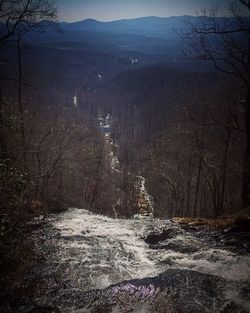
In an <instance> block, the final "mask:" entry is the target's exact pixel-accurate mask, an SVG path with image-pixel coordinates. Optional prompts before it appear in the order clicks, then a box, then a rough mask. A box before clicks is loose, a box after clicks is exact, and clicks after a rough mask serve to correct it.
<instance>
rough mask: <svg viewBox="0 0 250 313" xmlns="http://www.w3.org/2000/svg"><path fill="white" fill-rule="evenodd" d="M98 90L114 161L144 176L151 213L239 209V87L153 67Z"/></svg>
mask: <svg viewBox="0 0 250 313" xmlns="http://www.w3.org/2000/svg"><path fill="white" fill-rule="evenodd" d="M109 88H111V89H109ZM105 90H108V91H105ZM101 92H102V93H105V92H106V93H105V97H107V99H108V101H107V102H108V103H109V104H110V105H109V106H106V107H105V108H103V110H104V111H110V112H112V116H113V120H114V121H113V124H114V132H113V136H114V138H115V140H116V142H117V143H118V145H119V159H120V162H121V164H123V166H124V167H126V168H127V171H128V173H133V174H134V175H143V176H145V177H146V187H147V188H148V190H149V192H150V194H151V195H152V196H153V199H154V203H155V213H156V215H159V216H168V217H169V216H176V215H178V216H205V217H217V216H221V215H223V214H229V213H235V212H237V211H239V210H240V208H241V205H240V201H241V181H242V164H243V151H244V144H245V142H244V134H245V129H244V126H243V125H244V122H243V121H244V119H243V118H244V115H243V114H244V110H243V106H242V103H241V97H242V90H241V86H240V85H238V86H237V85H236V84H235V81H231V80H230V79H229V78H228V77H225V76H221V75H218V74H216V73H215V72H211V73H204V74H202V73H192V72H184V71H181V70H179V71H175V70H170V69H166V68H157V67H154V68H147V69H138V70H133V71H128V72H126V73H123V74H122V75H120V77H119V78H118V79H117V80H116V81H114V82H113V84H112V87H111V86H110V87H108V88H107V89H103V90H102V91H101ZM109 95H111V96H109ZM99 96H100V95H98V96H97V98H98V97H99ZM101 97H102V98H103V97H104V96H103V95H102V96H101Z"/></svg>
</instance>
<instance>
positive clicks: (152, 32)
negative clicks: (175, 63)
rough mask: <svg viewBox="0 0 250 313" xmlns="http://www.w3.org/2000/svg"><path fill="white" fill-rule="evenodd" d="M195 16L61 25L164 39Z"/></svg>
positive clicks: (76, 28)
mask: <svg viewBox="0 0 250 313" xmlns="http://www.w3.org/2000/svg"><path fill="white" fill-rule="evenodd" d="M197 18H198V17H194V16H187V15H184V16H171V17H157V16H148V17H140V18H134V19H121V20H116V21H109V22H103V21H98V20H95V19H86V20H82V21H78V22H73V23H65V22H64V23H61V26H62V28H64V29H66V30H78V31H87V32H104V33H106V32H112V33H127V34H135V35H143V36H148V37H150V36H153V37H162V36H165V35H166V32H167V33H168V35H169V33H170V32H173V29H175V30H178V29H183V28H185V26H186V24H185V20H187V19H192V20H193V21H195V20H197Z"/></svg>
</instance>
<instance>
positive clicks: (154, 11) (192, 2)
mask: <svg viewBox="0 0 250 313" xmlns="http://www.w3.org/2000/svg"><path fill="white" fill-rule="evenodd" d="M227 2H228V1H227V0H57V6H58V15H59V20H60V21H67V22H73V21H80V20H84V19H87V18H94V19H97V20H100V21H112V20H118V19H123V18H136V17H143V16H179V15H195V12H196V11H199V10H200V9H203V8H207V7H209V6H211V4H216V5H218V6H222V7H225V3H227Z"/></svg>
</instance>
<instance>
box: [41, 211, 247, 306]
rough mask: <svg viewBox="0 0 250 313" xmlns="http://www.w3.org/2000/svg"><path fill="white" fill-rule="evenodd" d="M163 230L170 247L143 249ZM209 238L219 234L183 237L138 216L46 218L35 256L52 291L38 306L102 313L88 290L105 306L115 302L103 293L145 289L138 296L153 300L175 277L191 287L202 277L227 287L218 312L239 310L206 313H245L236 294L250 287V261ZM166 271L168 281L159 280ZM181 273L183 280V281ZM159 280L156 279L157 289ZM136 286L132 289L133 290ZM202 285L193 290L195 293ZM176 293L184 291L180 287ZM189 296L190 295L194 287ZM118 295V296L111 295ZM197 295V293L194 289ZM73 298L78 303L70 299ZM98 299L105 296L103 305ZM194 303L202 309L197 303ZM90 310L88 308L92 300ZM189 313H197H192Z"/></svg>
mask: <svg viewBox="0 0 250 313" xmlns="http://www.w3.org/2000/svg"><path fill="white" fill-rule="evenodd" d="M163 229H167V230H169V231H170V233H171V236H169V238H168V239H166V240H165V241H164V242H160V243H158V244H157V245H150V244H147V243H146V241H145V238H146V237H147V236H148V235H149V234H152V233H153V234H160V233H161V232H162V231H163ZM214 235H216V234H215V233H212V232H210V233H206V232H203V233H202V234H201V233H199V232H198V231H197V232H195V233H192V232H188V231H186V230H184V229H182V228H181V227H180V226H179V225H177V224H176V223H174V222H172V221H169V220H161V219H157V218H152V217H141V216H137V217H135V218H133V219H112V218H109V217H105V216H102V215H97V214H93V213H90V212H88V211H86V210H80V209H70V210H68V211H67V212H64V213H61V214H59V215H58V216H53V217H50V218H49V219H48V224H47V226H46V227H45V229H44V230H43V235H41V234H40V238H41V239H40V240H39V241H37V242H36V245H37V250H39V249H40V253H41V254H42V255H43V256H44V259H46V262H45V265H44V266H43V267H42V269H41V270H40V271H41V272H40V276H43V277H44V276H46V277H48V281H49V287H48V288H47V289H46V290H44V292H43V294H42V295H40V296H39V299H38V300H39V301H40V302H42V303H43V304H44V303H48V302H49V303H53V305H56V306H57V307H59V308H60V311H58V312H99V311H98V310H97V311H95V309H93V307H96V306H93V307H92V306H91V305H90V304H89V303H88V302H86V301H87V300H86V297H85V296H82V295H85V294H86V293H87V292H90V291H92V290H93V292H94V293H95V290H99V291H100V290H103V292H104V294H105V297H106V298H107V299H110V298H112V296H111V295H107V292H110V291H108V290H111V289H112V288H114V287H113V286H116V285H117V284H118V286H119V284H120V283H123V284H124V282H125V283H126V282H127V283H128V284H129V286H130V287H124V288H125V291H124V290H123V291H122V292H125V293H127V292H129V295H131V292H132V291H131V290H130V289H131V288H132V289H133V288H135V289H133V290H134V293H135V294H136V295H137V296H138V295H140V292H142V291H141V289H140V288H142V286H144V287H143V288H146V291H145V290H144V291H143V292H142V293H146V294H147V295H151V296H152V297H155V292H156V285H157V286H158V287H157V288H161V287H162V286H167V283H166V282H167V281H168V279H169V277H170V276H171V275H177V276H176V277H177V278H176V279H177V281H178V279H179V278H180V277H182V278H183V277H186V276H185V275H187V276H188V278H187V280H190V281H192V279H194V281H196V282H199V281H200V279H201V277H202V281H203V280H204V277H206V279H208V281H209V280H211V277H212V279H213V280H214V277H215V278H216V282H217V281H220V285H221V284H222V283H221V282H223V286H224V287H223V288H224V289H223V292H222V294H223V297H224V298H223V299H224V300H223V302H222V303H221V304H220V305H221V307H225V305H227V303H231V302H232V301H233V302H234V304H237V305H239V307H240V309H238V311H237V310H236V311H223V310H222V309H221V310H215V311H214V310H210V309H209V308H207V310H208V312H249V311H250V302H249V298H248V297H246V295H243V294H242V292H241V290H242V289H244V288H247V287H249V279H250V257H249V254H248V253H244V252H242V251H240V252H239V251H236V249H234V248H232V249H229V248H227V247H224V246H223V245H222V244H220V243H219V244H218V243H217V242H216V240H215V239H214ZM36 237H37V236H36ZM167 271H169V275H170V276H164V275H166V274H164V275H163V276H161V275H160V274H161V273H167ZM179 273H182V274H181V276H180V274H179ZM190 273H191V276H190ZM192 275H194V276H195V277H193V276H192ZM199 275H200V276H199ZM152 277H156V281H154V279H153V281H151V278H152ZM158 277H161V280H160V281H161V282H160V283H159V279H158ZM162 277H165V278H162ZM174 277H175V276H174ZM178 277H179V278H178ZM135 279H136V282H135V283H131V282H133V280H135ZM185 279H186V278H185ZM174 280H175V278H173V279H172V280H171V281H172V282H170V283H168V285H169V284H173V281H174ZM128 281H129V282H128ZM174 284H182V282H174ZM185 284H186V282H185ZM199 284H200V283H199ZM199 284H198V285H197V286H198V287H197V288H200V287H199ZM216 284H217V283H216ZM216 284H215V285H214V286H217V285H216ZM138 285H139V286H140V287H138ZM161 285H162V286H161ZM126 286H127V285H126ZM131 286H133V287H131ZM135 286H137V287H135ZM145 286H146V287H145ZM185 286H186V285H185ZM225 286H227V287H225ZM246 286H247V287H246ZM177 287H178V288H179V287H180V288H182V287H181V286H179V285H178V286H177ZM177 287H176V288H177ZM105 288H106V289H105ZM109 288H111V289H109ZM116 288H117V287H116ZM119 288H120V287H119ZM122 288H123V287H122ZM126 288H127V289H126ZM136 288H139V290H137V289H136ZM164 288H165V287H164ZM173 288H174V287H173ZM185 288H186V287H185ZM189 288H191V289H190V290H192V288H194V286H190V287H189ZM216 288H217V287H216ZM205 289H206V288H205ZM112 290H113V289H112ZM119 290H120V289H119ZM181 290H182V289H181ZM112 292H113V291H112ZM117 292H118V291H117V290H116V291H115V294H116V295H117ZM194 292H196V293H197V291H195V289H194ZM132 293H133V292H132ZM200 293H201V295H202V292H200ZM76 294H77V295H78V296H77V299H75V298H74V297H76ZM88 297H89V294H88ZM95 297H96V294H95ZM103 297H104V295H103V294H102V299H103ZM143 297H144V296H143ZM83 298H84V300H83ZM203 298H204V296H202V299H203ZM143 299H144V298H143ZM195 299H196V298H195ZM204 299H205V298H204ZM98 301H99V300H98ZM103 301H104V300H103ZM128 301H129V300H128ZM171 301H172V300H171ZM195 301H196V302H195V303H198V304H197V305H198V306H199V307H200V304H199V303H200V301H202V300H199V299H198V300H197V299H196V300H195ZM197 301H198V302H197ZM146 302H147V301H146ZM83 303H85V304H84V305H83ZM86 303H87V304H86ZM90 303H93V299H92V300H91V301H90ZM136 303H139V302H138V301H137V302H136ZM151 304H152V303H151ZM105 305H106V304H105ZM109 305H110V304H109ZM145 305H146V304H145V303H144V302H143V307H144V308H145V309H144V311H141V312H151V311H152V310H150V309H149V308H148V306H147V308H146V307H145ZM80 308H81V309H80ZM201 308H202V307H201ZM116 309H117V308H116ZM105 310H106V311H105ZM105 310H104V311H103V312H116V311H115V309H114V308H113V307H112V309H110V311H109V310H108V309H107V308H106V309H105ZM202 310H203V311H204V308H203V309H202ZM202 310H201V312H203V311H202ZM244 310H245V311H244ZM53 312H54V311H53ZM55 312H56V311H55ZM118 312H137V311H131V310H130V311H129V310H127V311H126V309H125V308H124V307H119V310H118ZM152 312H153V311H152ZM155 312H165V311H157V310H155ZM166 312H175V311H174V310H172V311H171V310H169V311H166ZM183 312H186V311H185V310H183ZM187 312H188V311H187ZM192 312H200V311H199V310H196V311H195V309H193V311H192ZM204 312H205V311H204Z"/></svg>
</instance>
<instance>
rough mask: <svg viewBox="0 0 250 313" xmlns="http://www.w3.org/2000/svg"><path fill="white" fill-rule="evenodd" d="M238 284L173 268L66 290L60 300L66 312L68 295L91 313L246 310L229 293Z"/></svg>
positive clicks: (200, 312)
mask: <svg viewBox="0 0 250 313" xmlns="http://www.w3.org/2000/svg"><path fill="white" fill-rule="evenodd" d="M234 288H235V289H236V288H238V286H237V284H236V285H234V283H233V282H230V283H229V281H227V280H226V279H223V278H221V277H218V276H215V275H211V274H202V273H199V272H196V271H191V270H179V269H170V270H167V271H165V272H164V273H162V274H160V275H158V276H156V277H151V278H144V279H134V280H130V281H125V282H122V283H119V284H116V285H112V286H110V287H108V288H106V289H103V290H93V291H89V292H85V293H81V292H77V291H75V290H74V291H73V290H72V291H70V290H69V291H65V293H64V294H63V295H62V296H61V299H60V301H61V302H60V303H61V306H62V308H63V310H62V312H69V311H70V310H69V309H67V308H66V307H65V305H66V306H67V305H68V303H67V302H66V299H71V302H72V303H74V306H75V307H77V310H78V311H79V312H88V313H99V312H119V313H128V312H130V313H132V312H133V313H137V312H154V313H166V312H168V313H177V312H182V313H190V312H192V313H204V312H209V311H210V310H211V308H212V309H213V312H224V313H226V312H232V313H246V310H245V309H244V308H242V307H241V306H240V305H239V304H238V303H235V302H234V301H233V299H230V298H228V297H227V298H226V296H225V294H226V291H227V290H233V289H234ZM58 300H59V299H58ZM142 308H143V310H142ZM227 308H228V310H227ZM78 311H77V312H78Z"/></svg>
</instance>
